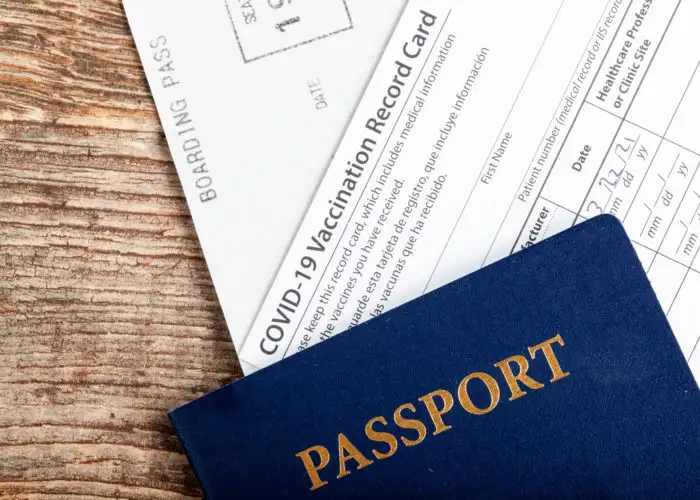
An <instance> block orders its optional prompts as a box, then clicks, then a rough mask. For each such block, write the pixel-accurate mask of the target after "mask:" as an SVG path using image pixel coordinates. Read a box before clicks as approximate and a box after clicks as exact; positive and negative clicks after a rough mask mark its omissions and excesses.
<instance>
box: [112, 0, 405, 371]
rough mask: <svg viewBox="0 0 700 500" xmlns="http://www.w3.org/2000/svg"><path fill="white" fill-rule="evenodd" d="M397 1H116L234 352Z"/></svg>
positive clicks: (352, 103) (377, 49)
mask: <svg viewBox="0 0 700 500" xmlns="http://www.w3.org/2000/svg"><path fill="white" fill-rule="evenodd" d="M403 6H404V0H382V1H381V2H378V1H376V0H295V1H293V2H292V1H290V0H226V1H224V0H206V1H196V0H124V7H125V9H126V12H127V16H128V18H129V23H130V25H131V28H132V32H133V34H134V38H135V40H136V45H137V47H138V50H139V53H140V56H141V59H142V62H143V66H144V69H145V72H146V76H147V77H148V81H149V84H150V87H151V90H152V93H153V97H154V99H155V102H156V106H157V108H158V112H159V115H160V118H161V122H162V124H163V129H164V131H165V134H166V136H167V139H168V144H169V146H170V150H171V153H172V156H173V159H174V161H175V165H176V167H177V170H178V174H179V176H180V179H181V182H182V186H183V189H184V192H185V195H186V197H187V201H188V204H189V207H190V211H191V212H192V217H193V219H194V223H195V226H196V229H197V234H198V236H199V239H200V242H201V244H202V248H203V250H204V255H205V257H206V260H207V264H208V267H209V270H210V272H211V275H212V278H213V281H214V285H215V287H216V291H217V295H218V297H219V301H220V303H221V306H222V308H223V311H224V314H225V316H226V322H227V324H228V327H229V330H230V332H231V336H232V338H233V342H234V344H235V346H236V349H237V350H239V351H240V348H241V346H242V342H243V339H244V338H245V335H246V334H247V333H248V331H249V329H250V326H251V324H252V321H253V319H254V318H255V314H256V312H257V311H258V309H259V307H260V305H261V303H262V301H263V299H264V297H265V293H266V292H267V290H268V288H269V286H270V284H271V282H272V280H273V278H274V276H275V273H276V271H277V269H278V268H279V266H280V264H281V262H282V259H283V257H284V255H285V252H286V251H287V249H288V246H289V243H290V242H291V240H292V238H293V237H294V235H295V233H296V229H297V227H298V225H299V223H300V221H301V219H302V218H303V215H304V213H305V211H306V209H307V208H308V204H309V200H310V199H311V198H312V196H313V193H314V190H315V189H316V187H317V186H318V183H319V182H320V180H321V178H322V177H323V173H324V172H325V170H326V167H327V166H328V163H329V162H330V159H331V157H332V155H333V152H334V151H335V148H336V147H337V144H338V141H339V140H340V137H341V136H342V134H343V131H344V130H345V127H346V126H347V123H348V120H349V119H350V116H351V114H352V111H353V109H354V107H355V105H356V104H357V101H358V100H359V98H360V96H361V95H362V91H363V89H364V87H365V85H366V84H367V80H368V78H369V77H370V75H371V73H372V70H373V69H374V67H375V65H376V63H377V60H378V59H379V56H380V55H381V53H382V50H383V49H384V46H385V44H386V40H387V39H388V37H389V35H390V34H391V31H392V30H393V28H394V25H395V23H396V20H397V18H398V17H399V14H400V13H401V10H402V8H403ZM242 367H243V370H244V372H246V373H247V372H249V371H250V368H249V367H248V366H247V365H246V364H245V362H242Z"/></svg>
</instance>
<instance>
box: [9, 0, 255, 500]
mask: <svg viewBox="0 0 700 500" xmlns="http://www.w3.org/2000/svg"><path fill="white" fill-rule="evenodd" d="M0 15H1V16H2V17H1V18H0V19H1V25H0V497H11V498H18V499H21V498H27V499H28V498H129V499H179V498H199V497H201V492H200V491H199V489H198V487H197V483H196V481H195V479H194V477H193V475H192V473H191V471H190V467H189V465H188V463H187V460H186V458H185V457H184V455H183V454H182V451H181V449H180V447H179V444H178V442H177V439H176V438H175V436H174V434H173V432H172V429H171V427H170V424H169V422H168V419H167V415H166V412H167V411H168V410H170V409H172V408H175V407H177V406H179V405H181V404H183V403H186V402H188V401H190V400H192V399H194V398H196V397H199V396H200V395H202V394H205V393H206V392H209V391H211V390H213V389H215V388H217V387H220V386H221V385H223V384H225V383H228V382H230V381H232V380H235V379H236V378H238V377H240V376H241V372H240V367H239V366H238V363H237V361H236V356H235V352H234V350H233V346H232V345H231V341H230V337H229V334H228V332H227V330H226V326H225V324H224V320H223V316H222V314H221V310H220V307H219V305H218V302H217V299H216V295H215V292H214V288H213V286H212V283H211V280H210V277H209V274H208V271H207V268H206V265H205V263H204V260H203V257H202V253H201V249H200V247H199V243H198V241H197V238H196V234H195V232H194V229H193V226H192V222H191V219H190V216H189V211H188V209H187V206H186V203H185V200H184V196H183V194H182V190H181V188H180V184H179V181H178V178H177V175H176V172H175V168H174V166H173V165H172V162H171V160H170V155H169V153H168V150H167V145H166V143H165V140H164V137H163V134H162V130H161V127H160V124H159V122H158V118H157V115H156V112H155V108H154V106H153V103H152V100H151V98H150V94H149V92H148V88H147V85H146V81H145V78H144V76H143V71H142V70H141V66H140V62H139V60H138V57H137V54H136V49H135V47H134V44H133V41H132V38H131V35H130V33H129V30H128V26H127V23H126V19H125V16H124V13H123V10H122V7H121V2H120V1H119V0H74V1H71V2H65V1H57V0H0Z"/></svg>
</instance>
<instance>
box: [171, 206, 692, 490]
mask: <svg viewBox="0 0 700 500" xmlns="http://www.w3.org/2000/svg"><path fill="white" fill-rule="evenodd" d="M699 415H700V397H699V393H698V388H697V385H696V382H695V381H694V380H693V377H692V375H691V373H690V370H689V368H688V366H687V364H686V362H685V359H684V358H683V355H682V353H681V350H680V348H679V347H678V344H677V343H676V340H675V338H674V336H673V333H672V331H671V329H670V327H669V325H668V323H667V321H666V318H665V316H664V313H663V311H662V310H661V307H660V306H659V304H658V301H657V300H656V297H655V295H654V292H653V291H652V289H651V286H650V283H649V282H648V279H647V277H646V275H645V273H644V270H643V268H642V266H641V264H640V262H639V260H638V259H637V256H636V254H635V252H634V249H633V248H632V246H631V243H630V242H629V240H628V238H627V236H626V235H625V233H624V230H623V228H622V226H621V225H620V223H619V222H618V221H617V220H616V219H614V218H613V217H612V216H601V217H597V218H595V219H592V220H591V221H588V222H585V223H583V224H581V225H579V226H576V227H575V228H573V229H570V230H568V231H565V232H564V233H562V234H560V235H558V236H555V237H552V238H550V239H548V240H546V241H544V242H542V243H540V244H538V245H536V246H534V247H532V248H530V249H527V250H525V251H523V252H520V253H518V254H516V255H513V256H511V257H509V258H507V259H505V260H503V261H501V262H498V263H496V264H494V265H491V266H489V267H487V268H485V269H483V270H481V271H478V272H476V273H474V274H472V275H470V276H467V277H465V278H462V279H460V280H457V281H455V282H453V283H451V284H449V285H447V286H445V287H442V288H440V289H438V290H435V291H434V292H431V293H429V294H427V295H425V296H423V297H420V298H418V299H416V300H414V301H412V302H410V303H408V304H406V305H404V306H402V307H399V308H397V309H394V310H393V311H390V312H388V313H386V314H384V315H382V316H380V317H378V318H375V319H373V320H371V321H369V322H367V323H365V324H363V325H361V326H359V327H357V328H354V329H352V330H351V331H349V332H348V333H346V334H343V335H340V336H337V337H335V338H333V339H330V340H328V341H326V342H324V343H322V344H320V345H318V346H316V347H314V348H312V349H309V350H307V351H305V352H303V353H301V354H298V355H295V356H292V357H291V358H288V359H286V360H284V361H282V362H280V363H277V364H276V365H274V366H272V367H270V368H267V369H265V370H262V371H261V372H259V373H257V374H254V375H252V376H250V377H247V378H245V379H243V380H240V381H238V382H236V383H234V384H231V385H228V386H226V387H224V388H222V389H220V390H218V391H216V392H213V393H211V394H209V395H207V396H205V397H203V398H201V399H199V400H197V401H194V402H193V403H190V404H188V405H185V406H183V407H182V408H179V409H177V410H174V411H172V412H171V413H170V419H171V421H172V423H173V426H174V427H175V430H176V431H177V434H178V436H179V438H180V440H181V442H182V444H183V447H184V449H185V451H186V453H187V455H188V458H189V460H190V462H191V463H192V466H193V468H194V470H195V473H196V475H197V477H198V479H199V480H200V482H201V484H202V488H203V490H204V492H205V494H206V495H207V498H209V499H214V500H218V499H229V498H311V499H331V498H332V499H344V498H358V497H359V496H360V495H364V496H365V498H384V497H392V498H393V497H403V498H424V497H426V496H427V495H440V496H441V497H444V498H505V497H518V498H650V499H652V498H653V499H658V498H662V497H666V498H697V495H698V492H700V460H699V458H700V418H698V416H699Z"/></svg>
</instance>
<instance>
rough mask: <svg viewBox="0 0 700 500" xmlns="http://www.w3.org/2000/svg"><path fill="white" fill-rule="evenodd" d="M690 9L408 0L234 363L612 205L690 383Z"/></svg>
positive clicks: (693, 98)
mask: <svg viewBox="0 0 700 500" xmlns="http://www.w3.org/2000/svg"><path fill="white" fill-rule="evenodd" d="M698 19H700V2H697V1H695V0H588V1H586V2H581V1H579V0H541V1H539V2H535V3H533V2H522V1H519V0H489V1H464V0H452V1H449V0H412V1H410V2H409V4H408V7H407V8H406V10H405V11H404V13H403V15H402V18H401V20H400V21H399V24H398V27H397V28H396V31H395V33H394V35H393V37H392V39H391V40H390V42H389V44H388V47H387V49H386V52H385V53H384V56H383V57H382V59H381V61H380V63H379V66H378V68H377V70H376V72H375V74H374V76H373V78H372V80H371V82H370V84H369V86H368V88H367V90H366V92H365V94H364V97H363V98H362V101H361V103H360V104H359V107H358V108H357V110H356V113H355V115H354V118H353V119H352V121H351V123H350V125H349V128H348V130H347V132H346V134H345V137H344V139H343V140H342V143H341V145H340V147H339V149H338V151H337V152H336V154H335V157H334V159H333V161H332V162H331V164H330V167H329V169H328V171H327V173H326V174H325V177H324V179H323V181H322V182H321V185H320V188H319V189H318V191H317V193H316V195H315V198H314V200H313V202H312V203H311V205H310V208H309V210H308V213H307V214H306V216H305V218H304V221H303V222H302V224H301V226H300V228H299V231H298V233H297V235H296V237H295V239H294V241H293V242H292V244H291V247H290V249H289V252H288V253H287V256H286V258H285V259H284V263H283V264H282V266H281V268H280V270H279V273H278V275H277V278H276V279H275V281H274V283H273V285H272V287H271V289H270V291H269V293H268V295H267V298H266V299H265V301H264V304H263V306H262V308H261V310H260V312H259V314H258V316H257V319H256V320H255V322H254V323H253V327H252V329H251V331H250V333H249V334H248V336H247V338H246V340H245V343H244V346H243V349H242V351H241V353H240V355H241V358H242V359H243V360H245V362H247V363H249V364H250V365H251V366H253V367H254V368H263V367H265V366H267V365H269V364H271V363H274V362H276V361H278V360H280V359H282V358H284V357H287V356H290V355H292V354H295V353H297V352H299V351H302V350H304V349H306V348H308V347H310V346H312V345H314V344H316V343H318V342H320V341H323V340H325V339H327V338H330V337H332V336H334V335H337V334H339V333H341V332H343V331H345V330H347V329H348V328H351V327H353V326H355V325H358V324H360V323H362V322H364V321H367V320H369V319H371V318H373V317H376V316H379V315H381V314H382V313H384V312H386V311H388V310H390V309H392V308H394V307H396V306H398V305H400V304H403V303H405V302H407V301H409V300H411V299H413V298H415V297H417V296H419V295H421V294H423V293H425V292H426V291H430V290H433V289H435V288H437V287H439V286H441V285H443V284H445V283H447V282H450V281H453V280H454V279H456V278H458V277H460V276H463V275H465V274H467V273H470V272H472V271H475V270H477V269H479V268H481V267H483V266H486V265H488V264H490V263H493V262H495V261H496V260H499V259H501V258H503V257H506V256H508V255H509V254H512V253H514V252H517V251H520V250H521V249H525V248H528V247H530V246H532V245H535V244H537V243H538V242H540V241H542V240H543V239H545V238H547V237H549V236H551V235H553V234H556V233H558V232H560V231H562V230H564V229H566V228H568V227H571V226H573V225H575V224H577V223H579V222H581V221H585V220H587V219H589V218H592V217H594V216H596V215H598V214H602V213H609V214H614V215H616V216H617V217H618V218H619V219H620V220H621V221H622V222H623V224H624V226H625V228H626V231H627V233H628V236H629V237H630V238H631V239H632V241H633V243H634V247H635V249H636V251H637V253H638V255H639V257H640V260H641V262H642V263H643V265H644V267H645V269H646V271H647V273H648V276H649V278H650V280H651V282H652V285H653V287H654V289H655V291H656V293H657V295H658V298H659V300H660V302H661V304H662V306H663V308H664V310H665V312H666V314H667V317H668V319H669V321H670V323H671V326H672V328H673V329H674V332H675V335H676V336H677V339H678V342H679V343H680V345H681V348H682V349H683V352H684V354H685V356H686V359H687V360H688V362H689V363H690V365H691V368H693V369H694V371H695V373H696V374H699V373H700V348H698V343H699V338H700V259H698V251H699V250H700V174H698V167H699V163H700V75H698V63H699V62H700V31H698V29H697V20H698ZM608 251H609V252H615V249H614V248H611V249H608ZM561 278H562V279H566V276H562V277H561ZM531 300H533V301H537V300H538V297H537V296H536V295H534V296H532V297H531ZM522 320H523V321H524V322H527V320H528V319H527V307H523V318H522ZM497 334H498V333H497V332H494V335H497ZM395 341H396V342H397V343H400V342H401V338H396V339H395ZM349 355H351V353H349Z"/></svg>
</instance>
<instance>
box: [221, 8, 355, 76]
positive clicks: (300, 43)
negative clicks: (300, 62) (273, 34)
mask: <svg viewBox="0 0 700 500" xmlns="http://www.w3.org/2000/svg"><path fill="white" fill-rule="evenodd" d="M229 1H230V0H225V1H224V3H225V4H226V11H227V12H228V17H229V19H230V21H231V27H232V28H233V33H234V35H235V36H236V43H237V44H238V48H239V49H240V51H241V57H243V62H244V64H248V63H251V62H254V61H257V60H259V59H263V58H264V57H268V56H271V55H274V54H280V53H282V52H287V51H288V50H292V49H296V48H297V47H301V46H302V45H308V44H310V43H313V42H317V41H319V40H323V39H324V38H328V37H330V36H333V35H337V34H338V33H342V32H344V31H349V30H351V29H354V28H355V24H354V22H353V20H352V15H351V14H350V8H349V7H348V2H347V0H340V1H341V2H343V7H345V13H346V14H347V16H348V21H349V22H350V25H349V26H347V27H346V28H341V29H339V30H335V31H330V32H328V33H324V34H322V35H319V36H317V37H314V38H311V39H309V40H304V41H303V42H299V43H296V44H294V45H290V46H289V47H284V48H281V49H277V50H273V51H270V52H267V53H265V54H261V55H259V56H255V57H253V58H250V59H249V58H248V57H246V54H245V49H244V48H243V44H242V43H241V39H240V37H239V35H238V30H237V29H236V22H235V21H234V19H233V14H232V13H231V6H230V5H229ZM324 1H328V0H324Z"/></svg>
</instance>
